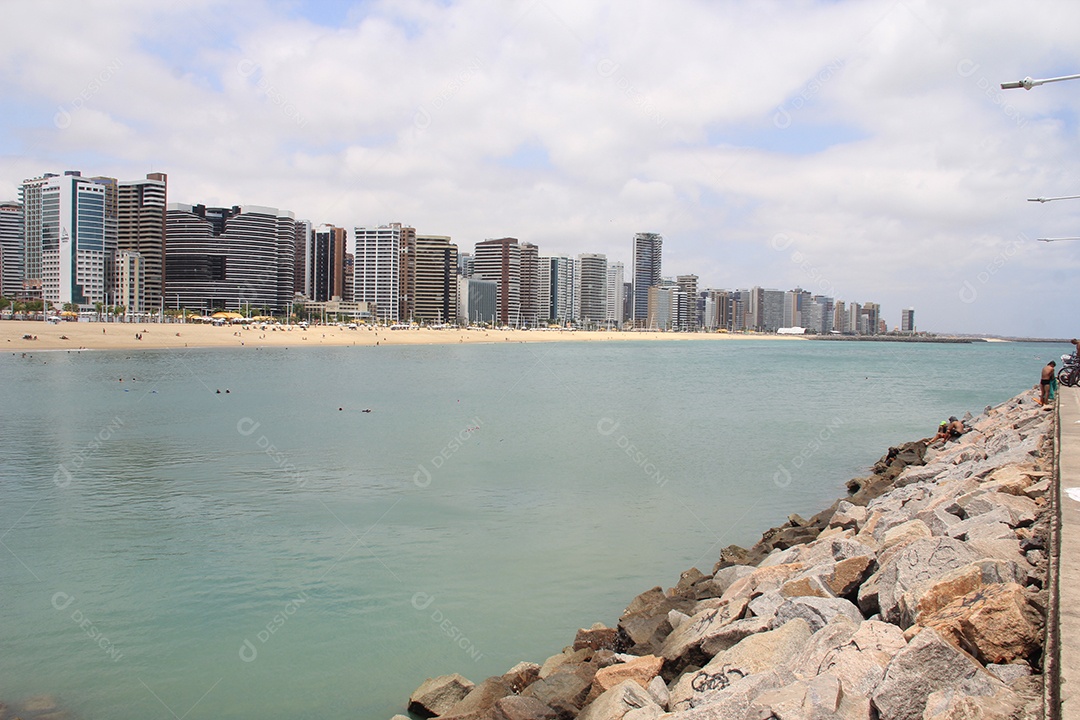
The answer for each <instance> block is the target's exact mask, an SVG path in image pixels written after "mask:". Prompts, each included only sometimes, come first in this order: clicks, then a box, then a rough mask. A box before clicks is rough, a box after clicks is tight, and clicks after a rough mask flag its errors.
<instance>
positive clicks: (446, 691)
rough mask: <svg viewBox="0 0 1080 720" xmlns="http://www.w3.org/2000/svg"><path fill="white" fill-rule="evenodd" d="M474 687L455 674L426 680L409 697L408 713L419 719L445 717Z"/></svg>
mask: <svg viewBox="0 0 1080 720" xmlns="http://www.w3.org/2000/svg"><path fill="white" fill-rule="evenodd" d="M474 687H476V685H475V684H474V683H473V682H472V681H471V680H469V679H468V678H466V677H463V676H461V675H459V674H457V673H454V674H452V675H440V676H439V677H435V678H428V679H427V680H425V681H424V682H422V683H421V684H420V687H418V688H416V690H414V691H413V693H412V695H410V696H409V712H411V713H413V714H416V715H419V716H420V717H426V718H427V717H435V716H437V715H445V714H446V713H448V712H449V711H450V708H452V707H453V706H454V705H455V704H457V703H458V702H459V701H461V700H462V698H464V697H465V696H466V695H468V694H469V691H471V690H472V689H473V688H474Z"/></svg>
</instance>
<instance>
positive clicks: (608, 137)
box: [0, 0, 1080, 336]
mask: <svg viewBox="0 0 1080 720" xmlns="http://www.w3.org/2000/svg"><path fill="white" fill-rule="evenodd" d="M307 10H308V9H307V7H306V6H305V5H304V4H303V3H292V4H285V5H280V4H272V3H267V2H259V1H257V0H248V1H247V2H243V3H240V4H234V3H224V2H216V1H212V0H204V1H203V2H198V3H185V4H183V5H181V6H176V7H171V8H170V7H168V6H165V5H161V4H156V3H140V2H134V1H133V2H126V3H120V2H117V3H109V4H103V5H96V4H93V5H91V4H70V3H62V2H55V3H48V2H42V3H34V4H24V5H18V6H13V7H11V8H9V9H8V20H9V25H10V26H11V27H18V28H20V32H19V33H17V34H11V35H9V36H8V38H6V41H5V45H4V47H3V48H0V92H3V94H4V97H5V100H6V105H8V106H10V107H12V108H14V111H13V112H6V113H5V116H4V119H3V121H2V122H3V132H2V133H0V137H3V147H4V148H5V161H4V163H3V171H2V172H0V183H2V184H0V188H3V189H0V195H7V196H12V197H14V196H15V195H16V194H17V187H18V184H19V182H20V181H21V180H22V179H23V178H24V177H29V176H33V175H37V174H40V173H41V172H46V171H58V170H64V169H69V168H77V169H81V170H83V171H84V172H86V173H90V174H110V175H116V176H118V177H121V178H125V179H128V178H134V177H139V176H141V175H142V174H144V173H145V172H148V171H150V170H156V171H163V172H167V173H169V177H170V199H171V200H172V201H178V202H205V203H211V204H230V205H231V204H244V203H254V204H263V205H271V206H278V207H282V208H286V209H291V210H293V211H294V212H296V213H297V216H298V217H307V218H310V219H311V220H313V221H314V222H317V223H318V222H332V223H336V224H339V225H344V226H345V227H350V228H351V227H352V226H354V225H358V224H372V223H383V222H390V221H402V222H408V223H412V224H414V225H415V226H417V227H418V229H420V230H421V231H422V232H428V233H437V234H450V235H452V236H453V237H454V238H455V240H456V241H457V242H458V243H459V244H460V245H461V246H462V247H463V248H468V247H470V246H471V245H472V243H474V242H476V241H478V240H481V239H483V238H485V237H494V236H502V235H514V236H516V237H519V238H521V239H523V240H529V241H532V242H536V243H538V244H539V245H540V246H541V251H542V252H545V253H546V252H559V253H566V254H574V255H576V254H578V253H580V252H592V251H598V252H606V253H607V254H608V255H609V257H611V258H612V259H617V260H623V261H624V262H626V261H629V255H630V252H629V248H630V238H631V236H632V234H633V233H634V232H637V231H643V230H648V231H657V232H661V233H664V234H665V237H666V238H667V242H666V244H665V273H667V274H672V275H674V274H681V273H697V274H698V275H700V276H701V284H702V286H710V285H715V286H728V287H731V286H740V287H746V286H751V285H755V284H760V285H765V286H770V287H780V288H785V287H792V286H794V285H797V284H801V285H803V286H804V287H808V288H810V289H817V288H815V287H814V285H815V284H816V285H817V286H819V287H820V288H823V289H824V288H831V289H829V290H828V291H829V292H834V293H835V294H837V295H839V296H841V297H843V298H845V299H849V300H856V301H865V300H876V301H879V302H881V303H882V304H883V306H884V309H885V314H886V318H887V319H888V320H889V322H890V324H891V323H894V322H897V321H898V319H899V310H900V308H902V307H907V306H911V305H914V306H916V307H917V308H918V324H919V325H920V327H923V328H928V329H935V330H941V331H949V330H959V331H985V332H1001V333H1015V334H1027V333H1031V334H1050V335H1066V336H1072V335H1074V334H1075V328H1074V327H1073V326H1072V318H1073V317H1074V316H1075V315H1076V309H1077V308H1076V303H1075V301H1074V300H1073V299H1072V295H1073V294H1074V293H1073V291H1072V288H1073V286H1074V285H1075V277H1076V276H1075V271H1076V269H1077V266H1078V265H1080V242H1077V243H1075V244H1072V245H1070V244H1069V243H1054V244H1044V243H1036V242H1035V241H1034V238H1035V237H1038V236H1041V235H1047V234H1056V235H1075V234H1080V205H1076V204H1073V205H1070V204H1068V202H1067V201H1063V202H1061V203H1056V204H1054V203H1048V204H1046V205H1039V204H1036V203H1028V202H1026V198H1027V197H1029V196H1034V195H1040V194H1044V195H1065V194H1078V193H1080V185H1078V184H1077V182H1078V181H1077V179H1076V176H1075V173H1074V172H1073V171H1072V169H1071V168H1070V167H1069V165H1068V164H1067V163H1065V162H1063V161H1062V159H1063V158H1068V157H1072V156H1075V155H1076V154H1077V150H1078V147H1077V116H1078V112H1080V102H1078V100H1077V99H1078V98H1080V83H1077V84H1074V85H1072V86H1071V85H1070V84H1068V83H1062V84H1060V85H1051V86H1046V87H1042V88H1038V89H1036V90H1033V91H1031V92H1025V91H1022V90H1020V91H1015V90H1014V91H1005V92H1003V91H1001V90H1000V89H999V88H998V84H999V83H1000V82H1001V81H1004V80H1015V79H1019V78H1020V77H1022V76H1024V75H1028V74H1030V75H1033V76H1048V75H1055V74H1065V73H1070V72H1077V71H1078V69H1080V49H1078V48H1076V46H1075V42H1074V38H1072V37H1071V35H1072V29H1073V28H1075V27H1076V25H1077V23H1078V22H1080V7H1078V6H1074V5H1073V4H1070V3H1067V2H1065V0H1056V1H1053V2H1047V3H1043V4H1041V5H1040V6H1038V7H1037V8H1034V16H1032V17H1026V18H1018V17H1017V15H1016V12H1017V11H1016V8H1015V5H1013V4H1011V3H1006V2H1004V1H1003V0H992V1H990V2H984V3H978V4H975V3H950V4H941V3H930V2H927V1H926V0H922V1H919V0H910V1H907V2H895V1H890V0H879V1H871V2H759V1H755V2H750V1H745V2H724V3H711V2H691V1H689V0H685V1H681V2H672V3H664V4H656V3H644V2H640V3H635V2H626V3H590V4H584V3H572V2H569V0H566V1H565V2H563V1H556V0H545V1H538V2H526V1H522V2H517V3H505V4H495V5H492V4H490V3H484V2H479V1H478V0H465V1H462V2H454V3H449V4H445V3H436V2H423V1H422V0H412V1H410V2H405V3H403V2H393V3H391V2H384V3H374V4H372V3H363V4H357V5H356V6H354V7H353V8H352V9H351V10H350V11H349V12H348V13H343V15H344V16H345V17H347V20H346V21H345V22H344V23H342V25H341V26H340V27H328V26H326V25H325V24H320V23H323V22H325V20H324V18H321V17H319V16H318V15H317V13H315V12H312V13H308V15H309V16H310V17H311V18H312V19H310V20H309V19H306V18H305V13H307ZM1028 12H1029V13H1031V12H1032V11H1030V10H1029V11H1028ZM9 41H10V42H9ZM65 114H66V115H65ZM58 118H59V119H58ZM510 157H513V158H514V159H515V161H514V162H513V163H509V164H508V163H507V158H510ZM530 158H532V159H535V160H536V161H537V163H538V164H537V165H536V166H534V167H530V166H529V164H528V162H529V159H530ZM778 233H783V234H784V235H785V236H786V237H790V238H793V244H792V246H791V247H790V248H787V249H786V250H785V251H784V252H781V251H777V250H775V249H773V247H772V246H770V241H771V240H772V239H773V238H774V237H775V236H776V235H777V234H778ZM1023 238H1026V239H1027V240H1026V241H1023V240H1022V239H1023ZM1018 242H1020V245H1019V246H1017V243H1018ZM1017 248H1018V249H1017ZM1010 249H1011V250H1012V252H1010ZM792 252H797V253H798V256H797V259H796V260H792V257H791V253H792ZM987 268H991V269H993V272H990V271H988V269H987ZM964 283H969V284H970V285H971V287H973V288H975V289H976V290H977V291H978V292H977V293H976V294H977V298H976V299H975V300H974V302H964V298H962V297H961V290H965V289H966V286H965V285H964ZM968 296H970V293H968Z"/></svg>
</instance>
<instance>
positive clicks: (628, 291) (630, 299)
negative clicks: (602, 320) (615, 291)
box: [622, 275, 634, 322]
mask: <svg viewBox="0 0 1080 720" xmlns="http://www.w3.org/2000/svg"><path fill="white" fill-rule="evenodd" d="M623 277H625V275H624V276H623ZM633 314H634V283H629V282H626V281H625V280H623V286H622V318H623V322H626V321H627V320H629V319H630V318H631V316H633Z"/></svg>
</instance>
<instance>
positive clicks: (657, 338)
mask: <svg viewBox="0 0 1080 720" xmlns="http://www.w3.org/2000/svg"><path fill="white" fill-rule="evenodd" d="M27 335H29V336H30V337H31V338H32V339H26V338H25V336H27ZM746 340H768V341H778V342H792V341H795V342H798V341H807V340H817V341H848V342H905V343H915V344H940V343H947V344H953V343H962V344H963V343H977V342H988V343H989V342H1013V340H1003V339H1000V338H957V337H951V336H950V337H940V338H898V337H893V336H867V337H853V336H852V337H849V336H843V337H836V336H820V335H781V334H774V333H737V332H727V333H720V332H685V333H684V332H659V331H655V330H646V331H635V330H627V331H619V330H470V329H460V328H450V329H443V330H433V329H431V328H417V329H410V330H390V329H388V328H385V327H376V326H371V325H365V326H360V327H359V328H358V329H356V330H350V329H348V328H347V327H339V326H337V325H325V326H324V325H316V326H311V327H309V328H307V329H306V330H305V329H302V328H300V327H299V326H298V325H293V326H290V327H286V328H283V329H274V328H272V326H268V327H267V328H266V329H265V330H262V329H260V328H259V327H258V326H256V325H254V324H252V325H250V326H243V325H226V326H222V327H215V326H213V325H204V324H200V323H116V322H60V323H58V324H53V323H47V322H44V321H41V320H0V351H4V350H6V351H10V352H20V353H21V352H31V351H35V350H36V351H40V352H45V351H65V350H66V351H69V352H72V351H76V352H81V351H90V350H124V351H130V350H169V349H181V350H182V349H185V348H186V349H209V348H252V349H261V348H284V349H289V348H302V347H351V346H357V347H375V346H380V347H381V346H383V345H456V344H501V343H505V342H514V343H527V342H531V343H552V342H578V343H581V342H702V341H721V342H727V341H735V342H738V341H746Z"/></svg>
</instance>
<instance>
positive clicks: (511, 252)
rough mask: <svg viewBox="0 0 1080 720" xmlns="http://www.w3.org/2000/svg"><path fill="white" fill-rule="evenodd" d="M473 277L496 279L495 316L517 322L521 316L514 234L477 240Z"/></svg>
mask: <svg viewBox="0 0 1080 720" xmlns="http://www.w3.org/2000/svg"><path fill="white" fill-rule="evenodd" d="M474 258H475V259H474V261H473V277H475V278H477V279H480V280H494V281H495V282H496V283H498V288H499V291H498V299H497V304H498V307H497V308H496V316H497V317H496V320H497V321H498V323H499V324H500V325H518V324H520V323H521V321H522V317H521V246H520V245H518V241H517V238H498V239H493V240H484V241H482V242H478V243H476V252H475V254H474Z"/></svg>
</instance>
